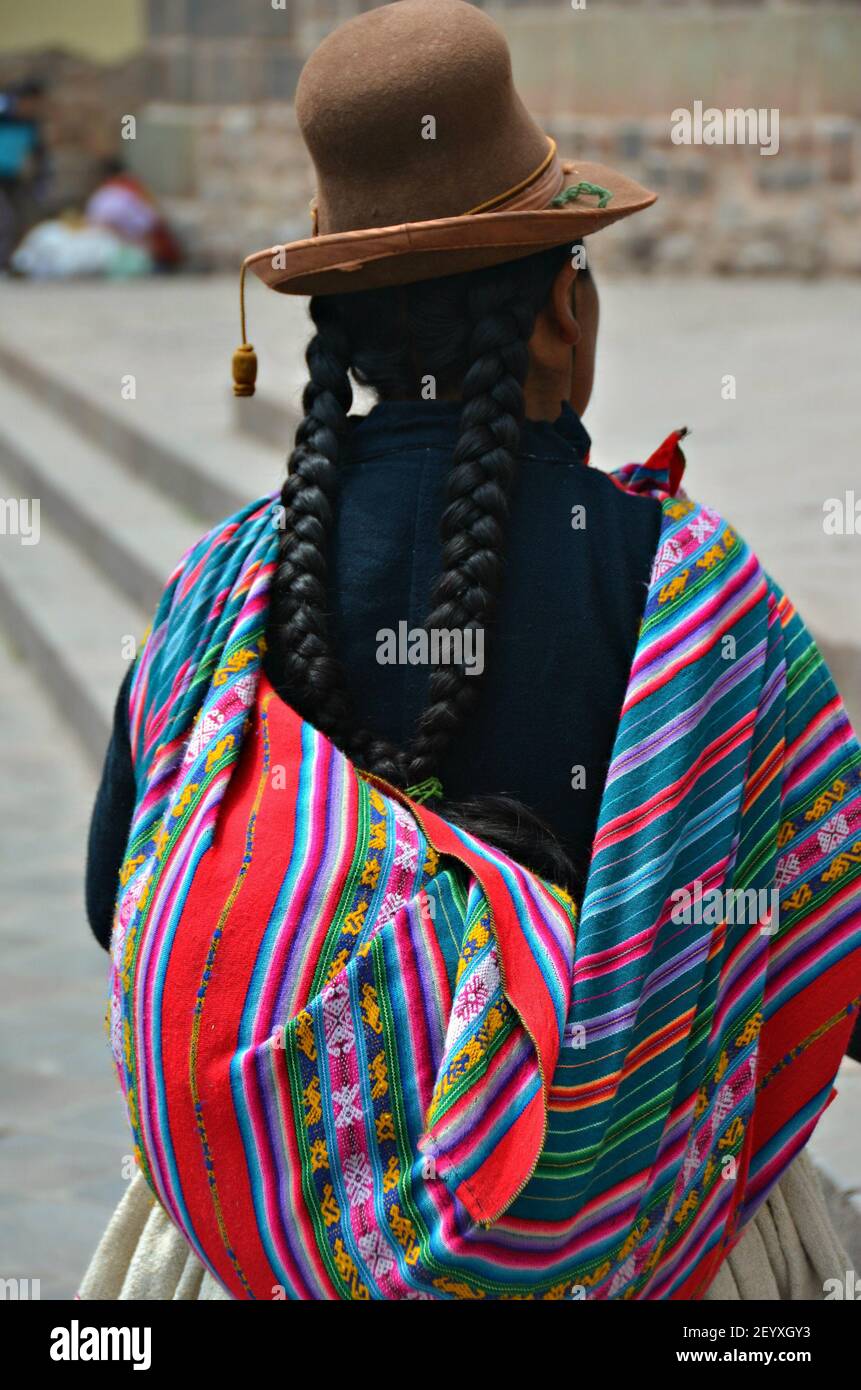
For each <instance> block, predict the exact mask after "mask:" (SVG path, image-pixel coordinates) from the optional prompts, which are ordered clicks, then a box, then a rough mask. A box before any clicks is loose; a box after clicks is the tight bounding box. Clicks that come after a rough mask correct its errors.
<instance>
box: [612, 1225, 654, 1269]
mask: <svg viewBox="0 0 861 1390" xmlns="http://www.w3.org/2000/svg"><path fill="white" fill-rule="evenodd" d="M648 1229H649V1218H648V1216H641V1217H640V1219H639V1221H638V1222H637V1224H636V1226H634V1227H632V1229H631V1231H630V1233H629V1235H628V1238H627V1240H626V1241H625V1242H624V1243H623V1245H622V1248H621V1250H620V1251H619V1254H618V1256H617V1259H619V1260H626V1259H627V1258H628V1256H629V1255H630V1253H631V1251H632V1250H633V1248H634V1246H635V1245H639V1243H640V1241H641V1240H642V1239H643V1236H644V1235H645V1234H646V1232H647V1231H648Z"/></svg>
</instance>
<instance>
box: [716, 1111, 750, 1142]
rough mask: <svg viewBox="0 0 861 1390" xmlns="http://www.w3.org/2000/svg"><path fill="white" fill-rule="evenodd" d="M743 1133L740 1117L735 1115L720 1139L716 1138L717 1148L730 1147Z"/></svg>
mask: <svg viewBox="0 0 861 1390" xmlns="http://www.w3.org/2000/svg"><path fill="white" fill-rule="evenodd" d="M743 1134H744V1125H743V1124H742V1122H741V1119H740V1117H739V1116H738V1115H736V1117H735V1119H734V1120H733V1122H732V1124H731V1125H730V1127H729V1129H728V1130H727V1132H726V1134H725V1135H724V1136H723V1138H722V1139H719V1140H718V1148H719V1149H731V1148H732V1147H733V1146H734V1145H735V1144H737V1143H738V1141H739V1139H740V1138H741V1136H742V1135H743Z"/></svg>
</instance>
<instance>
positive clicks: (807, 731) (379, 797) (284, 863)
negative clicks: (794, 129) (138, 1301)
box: [110, 435, 861, 1299]
mask: <svg viewBox="0 0 861 1390" xmlns="http://www.w3.org/2000/svg"><path fill="white" fill-rule="evenodd" d="M679 468H680V453H679V450H678V436H677V435H673V436H670V438H669V439H668V440H667V441H666V443H665V445H663V446H662V448H661V449H660V450H659V451H658V452H657V454H655V455H654V456H653V457H652V459H650V460H649V463H648V464H646V465H641V466H634V465H631V466H630V467H628V468H626V469H623V470H620V472H619V473H617V474H616V475H614V476H615V480H616V482H617V483H618V485H619V486H620V487H624V488H626V489H629V490H631V491H639V492H643V493H649V494H650V495H652V496H655V497H658V498H659V499H660V500H661V502H662V507H663V522H662V529H661V534H660V542H659V546H658V550H657V553H656V556H655V561H654V571H653V576H652V580H651V585H650V589H649V593H648V598H647V602H646V606H645V611H644V616H643V622H642V627H641V632H640V636H639V640H638V644H637V648H636V654H635V658H634V662H633V665H632V668H631V673H630V680H629V685H628V690H627V695H626V698H625V702H624V707H623V711H622V716H621V721H620V724H619V729H618V734H617V738H616V743H615V748H614V752H613V757H612V762H611V766H610V769H609V773H608V776H607V782H606V787H605V790H604V794H603V801H602V804H601V811H600V817H599V822H598V828H597V834H596V838H595V842H594V849H593V855H592V862H591V867H590V872H589V876H588V881H587V885H586V889H585V894H584V898H583V901H582V904H581V906H580V910H579V913H578V912H576V911H575V909H574V906H573V904H572V903H571V902H570V900H569V899H567V897H566V895H565V894H564V893H562V892H561V891H560V890H559V889H557V888H554V887H552V886H551V885H548V884H547V883H544V882H542V881H541V880H540V879H538V878H537V877H536V876H535V875H534V874H532V873H529V872H527V871H526V870H524V869H523V868H521V867H519V866H518V865H517V864H515V863H513V862H512V861H511V860H510V859H508V858H507V857H506V856H505V855H503V854H501V853H498V852H496V851H494V850H492V849H490V848H489V847H488V846H486V845H483V844H481V843H479V842H478V841H476V840H475V839H473V838H472V837H470V836H469V835H468V834H466V833H465V832H463V831H460V830H458V829H456V828H454V827H453V826H451V825H450V824H448V823H447V822H445V821H444V820H443V819H441V818H440V817H439V816H437V815H435V814H433V813H432V812H430V811H428V810H427V809H426V808H423V807H417V806H415V805H414V804H413V803H411V802H410V801H409V800H408V798H406V797H405V796H404V795H403V794H401V793H400V792H397V791H395V790H394V789H392V788H389V787H386V786H384V785H383V784H381V783H378V782H375V781H374V779H372V778H369V777H367V776H365V775H363V774H359V773H358V772H357V771H356V769H355V768H354V767H353V766H352V765H351V764H350V763H349V762H348V761H347V759H346V758H344V756H343V755H342V754H341V753H340V752H339V751H338V750H337V749H336V748H334V747H333V745H332V744H331V743H330V742H329V741H328V740H327V739H326V738H325V737H323V736H322V735H321V734H319V733H318V732H317V731H316V730H315V729H314V728H312V727H311V725H309V724H308V723H307V722H306V721H304V720H302V719H301V718H300V717H299V716H298V715H297V714H296V713H295V712H294V711H292V710H290V709H289V708H288V707H287V706H286V705H285V704H283V702H281V701H280V700H279V699H278V697H277V696H276V695H275V694H274V692H273V691H272V689H271V687H270V686H269V684H268V682H267V681H266V678H265V676H263V675H262V672H261V655H262V652H263V650H264V641H263V633H264V627H265V620H266V609H267V595H268V589H269V585H270V581H271V578H272V574H273V570H274V567H275V564H276V556H277V546H278V532H277V513H276V510H275V508H276V503H277V498H266V499H264V500H263V501H261V502H258V503H255V504H254V505H253V506H249V507H248V508H246V509H245V510H244V511H242V512H241V513H239V514H238V515H237V516H236V517H234V518H232V519H231V520H230V521H228V522H227V523H225V524H224V525H223V526H221V527H218V528H216V529H215V530H214V531H213V532H211V533H210V534H209V535H208V536H206V537H205V538H204V539H203V540H202V541H201V542H200V543H199V544H198V545H197V546H195V547H194V548H193V549H192V550H191V552H190V553H189V555H188V556H186V558H185V559H184V560H183V562H182V563H181V564H180V566H179V567H178V569H177V570H176V572H175V574H174V575H173V577H172V578H171V580H170V583H169V584H168V586H167V589H166V591H165V594H164V597H163V599H162V602H161V605H160V607H159V609H158V612H157V614H156V618H155V622H154V626H153V628H152V632H151V634H150V636H149V638H148V641H147V643H146V646H145V649H144V651H143V652H142V655H141V657H140V660H139V662H138V665H137V670H136V674H135V679H134V684H133V690H132V698H131V720H132V742H133V749H134V757H135V767H136V777H137V795H138V800H137V807H136V812H135V816H134V822H133V827H132V831H131V836H130V841H129V845H128V850H127V856H126V860H125V863H124V866H123V869H122V872H121V883H120V890H119V896H118V902H117V912H116V919H115V928H114V938H113V946H112V958H113V969H112V982H111V1009H110V1017H111V1036H112V1046H113V1050H114V1055H115V1059H116V1063H117V1067H118V1071H119V1075H120V1078H121V1083H122V1087H123V1091H124V1093H125V1097H126V1102H127V1106H128V1113H129V1117H130V1120H131V1125H132V1129H133V1132H134V1136H135V1144H136V1153H137V1156H138V1160H139V1162H140V1164H141V1166H142V1167H143V1170H144V1172H145V1174H146V1176H147V1179H148V1181H149V1182H150V1184H151V1186H152V1188H153V1191H154V1192H155V1194H156V1196H157V1198H158V1200H159V1201H160V1202H161V1203H162V1204H163V1206H164V1208H165V1209H166V1211H167V1212H168V1213H169V1215H170V1217H171V1218H172V1220H173V1221H174V1222H175V1223H176V1225H177V1226H178V1227H179V1229H180V1230H181V1231H182V1232H183V1234H184V1235H185V1237H186V1239H187V1240H188V1242H189V1245H190V1246H191V1247H192V1248H193V1249H194V1250H195V1251H196V1252H197V1254H198V1255H199V1256H200V1258H201V1259H202V1260H203V1261H204V1263H205V1264H206V1265H207V1266H208V1268H209V1269H210V1270H211V1271H212V1272H213V1274H214V1275H215V1276H216V1277H217V1278H218V1279H219V1280H220V1281H221V1282H222V1283H223V1284H224V1286H225V1288H226V1289H227V1290H228V1291H229V1292H231V1293H232V1294H234V1295H235V1296H236V1297H252V1298H272V1297H290V1298H381V1299H389V1298H391V1299H395V1298H503V1297H506V1298H507V1297H513V1298H522V1297H543V1298H566V1297H591V1298H690V1297H696V1296H698V1295H699V1294H700V1293H702V1292H703V1290H704V1289H705V1288H706V1287H707V1285H708V1283H709V1282H710V1281H711V1279H712V1277H713V1275H714V1273H715V1271H716V1269H717V1267H718V1265H719V1263H720V1261H721V1260H722V1259H723V1257H724V1255H725V1254H726V1253H727V1251H728V1249H729V1248H730V1247H731V1246H732V1245H733V1244H734V1243H735V1241H736V1240H737V1239H738V1236H739V1233H740V1231H741V1229H742V1228H743V1226H744V1224H745V1222H746V1221H747V1220H748V1219H749V1218H750V1216H751V1214H752V1213H753V1211H754V1210H755V1209H756V1207H757V1205H758V1204H759V1203H760V1202H761V1201H762V1200H763V1198H764V1197H765V1196H766V1194H767V1193H768V1191H769V1189H770V1188H771V1187H772V1186H773V1185H774V1183H775V1182H776V1181H777V1179H778V1178H779V1177H780V1175H781V1173H782V1172H783V1171H784V1169H785V1168H786V1167H787V1165H788V1164H789V1163H790V1162H791V1160H792V1159H793V1157H794V1156H795V1155H796V1154H797V1152H798V1151H799V1150H800V1148H801V1147H802V1146H803V1145H804V1143H805V1142H806V1140H807V1138H808V1137H809V1135H810V1133H811V1131H812V1129H813V1127H814V1126H815V1124H816V1123H817V1120H818V1119H819V1116H820V1115H821V1114H822V1111H823V1110H824V1108H825V1107H826V1105H827V1104H828V1103H829V1100H830V1099H831V1097H832V1095H833V1087H832V1082H833V1079H834V1076H835V1074H836V1071H837V1067H838V1065H839V1061H840V1058H841V1056H842V1054H843V1051H844V1049H845V1046H846V1042H847V1040H848V1036H849V1033H850V1031H851V1025H852V1021H853V1016H854V1011H855V1009H856V1008H857V1006H858V1003H859V996H860V995H861V750H859V747H858V744H857V743H856V741H855V738H854V736H853V734H852V731H851V729H850V727H849V725H848V723H847V720H846V716H845V713H844V710H843V706H842V704H841V702H840V700H839V697H838V696H837V693H836V691H835V690H834V687H833V685H832V683H831V679H830V677H829V675H828V672H827V670H826V669H825V667H824V665H823V662H822V658H821V656H820V654H819V652H818V651H817V648H816V646H815V645H814V643H813V642H812V640H811V638H810V636H809V634H808V633H807V632H806V630H805V628H804V626H803V624H802V623H801V620H800V619H799V617H798V615H797V614H796V613H795V611H794V609H793V608H792V606H791V604H790V603H789V601H788V600H787V599H786V598H785V597H784V596H783V595H782V594H781V593H780V591H779V589H778V588H777V586H776V585H775V584H774V583H773V582H772V581H771V580H770V579H769V578H768V576H767V575H766V574H765V573H764V571H763V569H762V567H761V566H760V564H759V563H758V561H757V559H756V557H755V555H754V554H753V553H752V552H751V551H750V550H749V549H748V548H747V546H746V545H745V544H744V543H743V542H742V541H741V540H740V539H739V538H738V537H737V536H736V535H735V533H734V532H733V530H732V529H731V527H729V526H728V525H727V524H726V522H724V521H723V520H722V519H721V518H720V517H719V516H717V515H716V514H715V513H714V512H712V511H710V510H709V509H708V508H706V507H702V506H698V505H695V504H694V503H693V502H691V501H689V500H687V499H686V498H685V497H684V496H679V495H674V493H675V484H676V482H677V478H678V473H679ZM671 478H672V482H671V481H670V479H671ZM458 861H459V862H458ZM684 889H688V890H690V891H691V892H692V893H693V894H694V897H695V905H694V910H693V911H689V912H687V913H686V912H685V911H684V910H683V908H680V906H679V904H680V902H681V899H680V897H679V896H678V895H679V892H680V890H684ZM718 892H721V893H723V894H724V897H723V898H722V899H717V894H718ZM741 892H745V893H748V894H750V893H760V892H762V893H772V892H774V893H775V894H776V895H777V896H776V898H775V899H774V901H775V902H776V903H777V905H778V908H779V911H777V912H776V913H772V916H771V920H770V921H769V920H765V919H763V918H762V916H761V914H760V913H759V912H758V911H757V912H754V911H753V910H752V908H751V907H748V910H747V911H746V912H745V911H742V910H741V906H740V904H741V899H740V898H739V897H737V896H736V897H734V896H733V894H740V893H741ZM697 895H698V906H697ZM716 899H717V901H718V903H719V907H718V908H717V909H716V908H715V907H714V903H715V900H716ZM745 901H746V902H748V903H749V901H750V900H749V899H745ZM709 904H711V907H709V906H708V905H709ZM736 917H742V918H745V917H746V918H747V919H748V920H746V921H745V920H742V921H736V920H735V918H736Z"/></svg>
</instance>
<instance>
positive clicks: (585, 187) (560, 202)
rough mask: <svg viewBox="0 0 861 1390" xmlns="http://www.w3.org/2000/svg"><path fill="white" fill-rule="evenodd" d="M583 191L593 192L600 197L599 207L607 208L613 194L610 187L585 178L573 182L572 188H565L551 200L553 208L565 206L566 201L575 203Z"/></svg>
mask: <svg viewBox="0 0 861 1390" xmlns="http://www.w3.org/2000/svg"><path fill="white" fill-rule="evenodd" d="M581 193H593V194H594V195H595V197H596V198H597V199H598V207H599V208H605V207H606V206H607V204H608V203H609V201H610V199H611V198H612V196H613V194H612V193H611V192H610V190H609V188H602V187H601V185H600V183H588V182H587V181H586V180H585V179H584V180H583V181H582V182H581V183H572V185H571V187H570V188H565V189H563V191H562V192H561V193H558V194H557V195H556V197H555V198H554V199H553V200H552V201H551V203H550V206H551V207H552V208H564V207H565V204H566V203H573V202H575V200H576V199H577V198H579V197H580V194H581Z"/></svg>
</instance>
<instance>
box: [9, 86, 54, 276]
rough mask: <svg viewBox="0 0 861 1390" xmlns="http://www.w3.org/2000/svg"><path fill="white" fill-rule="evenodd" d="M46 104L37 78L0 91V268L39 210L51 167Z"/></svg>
mask: <svg viewBox="0 0 861 1390" xmlns="http://www.w3.org/2000/svg"><path fill="white" fill-rule="evenodd" d="M43 108H44V87H43V84H42V83H41V82H39V81H38V80H36V79H35V78H30V79H28V80H27V81H24V82H21V83H18V84H17V85H15V86H12V87H9V88H8V89H7V90H6V91H0V269H3V268H5V267H6V266H7V265H8V263H9V258H10V257H11V255H12V252H13V251H14V249H15V246H16V245H17V243H18V242H19V240H20V239H21V237H22V236H23V235H24V233H25V231H26V230H27V228H28V227H29V226H30V225H31V224H32V222H33V221H34V220H35V218H36V216H37V214H38V206H39V201H40V199H41V197H42V194H43V191H44V184H45V179H46V177H47V169H48V162H47V154H46V149H45V144H44V141H43V138H42V121H43Z"/></svg>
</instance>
